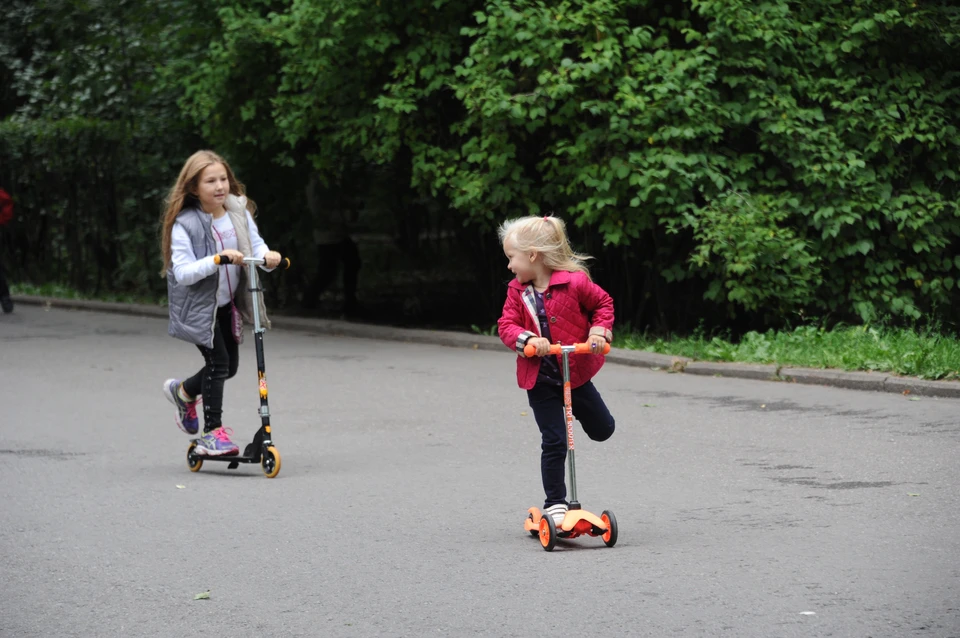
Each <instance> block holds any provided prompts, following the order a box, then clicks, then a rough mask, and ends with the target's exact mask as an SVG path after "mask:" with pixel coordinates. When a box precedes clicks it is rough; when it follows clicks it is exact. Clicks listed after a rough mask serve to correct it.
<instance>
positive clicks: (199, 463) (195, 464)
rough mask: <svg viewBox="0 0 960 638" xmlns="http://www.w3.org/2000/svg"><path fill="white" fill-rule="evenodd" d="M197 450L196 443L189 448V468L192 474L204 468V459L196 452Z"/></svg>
mask: <svg viewBox="0 0 960 638" xmlns="http://www.w3.org/2000/svg"><path fill="white" fill-rule="evenodd" d="M195 449H197V443H196V441H194V442H193V443H191V444H190V447H188V448H187V467H189V468H190V471H191V472H199V471H200V468H201V467H203V459H202V458H200V455H199V454H196V453H195V452H194V450H195Z"/></svg>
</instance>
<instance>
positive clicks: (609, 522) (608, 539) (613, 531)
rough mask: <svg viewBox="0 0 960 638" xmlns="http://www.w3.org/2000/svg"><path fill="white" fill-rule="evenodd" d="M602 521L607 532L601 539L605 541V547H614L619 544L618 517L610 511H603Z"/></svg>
mask: <svg viewBox="0 0 960 638" xmlns="http://www.w3.org/2000/svg"><path fill="white" fill-rule="evenodd" d="M600 520H601V521H603V523H604V525H606V526H607V531H606V532H605V533H604V534H603V536H601V537H600V538H602V539H603V543H604V545H606V546H607V547H613V546H614V545H616V544H617V517H616V516H614V515H613V512H611V511H610V510H603V514H601V515H600Z"/></svg>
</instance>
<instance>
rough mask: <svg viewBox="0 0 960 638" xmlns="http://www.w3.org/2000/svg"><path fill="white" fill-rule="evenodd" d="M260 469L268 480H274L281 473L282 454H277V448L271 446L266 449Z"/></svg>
mask: <svg viewBox="0 0 960 638" xmlns="http://www.w3.org/2000/svg"><path fill="white" fill-rule="evenodd" d="M260 467H261V468H262V469H263V475H264V476H266V477H267V478H273V477H275V476H276V475H277V474H279V473H280V452H277V448H275V447H273V446H272V445H271V446H270V447H268V448H267V449H266V451H265V452H264V453H263V457H261V459H260Z"/></svg>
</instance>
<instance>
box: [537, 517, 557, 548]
mask: <svg viewBox="0 0 960 638" xmlns="http://www.w3.org/2000/svg"><path fill="white" fill-rule="evenodd" d="M540 545H541V546H542V547H543V549H544V550H546V551H548V552H552V551H553V548H554V547H555V546H556V545H557V525H556V524H555V523H554V522H553V517H552V516H550V515H549V514H544V515H543V517H542V518H541V519H540Z"/></svg>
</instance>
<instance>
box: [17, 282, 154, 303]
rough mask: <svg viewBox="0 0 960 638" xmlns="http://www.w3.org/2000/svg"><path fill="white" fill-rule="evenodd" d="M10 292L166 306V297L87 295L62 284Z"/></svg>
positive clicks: (20, 286) (28, 286) (21, 287)
mask: <svg viewBox="0 0 960 638" xmlns="http://www.w3.org/2000/svg"><path fill="white" fill-rule="evenodd" d="M10 292H11V294H14V295H33V296H35V297H56V298H57V299H89V300H92V301H112V302H116V303H135V304H145V305H148V306H166V305H167V296H166V295H165V294H164V295H163V296H161V297H146V296H143V295H134V294H125V293H110V292H108V293H102V294H99V295H89V294H85V293H82V292H79V291H77V290H75V289H73V288H70V287H69V286H64V285H63V284H43V285H41V286H35V285H33V284H10Z"/></svg>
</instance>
